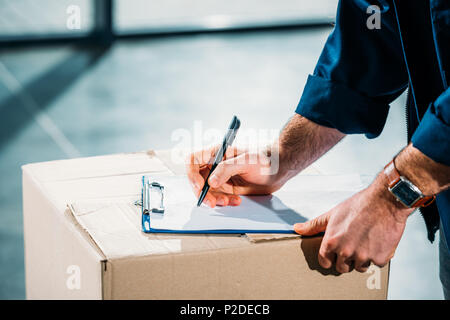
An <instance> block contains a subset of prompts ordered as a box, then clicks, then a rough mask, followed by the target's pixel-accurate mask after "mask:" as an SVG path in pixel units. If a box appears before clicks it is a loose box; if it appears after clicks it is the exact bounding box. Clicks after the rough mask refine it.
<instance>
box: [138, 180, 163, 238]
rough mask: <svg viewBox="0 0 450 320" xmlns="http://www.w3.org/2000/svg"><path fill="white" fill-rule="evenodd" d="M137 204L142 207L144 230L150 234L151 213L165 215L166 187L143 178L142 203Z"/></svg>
mask: <svg viewBox="0 0 450 320" xmlns="http://www.w3.org/2000/svg"><path fill="white" fill-rule="evenodd" d="M135 204H136V205H138V206H141V207H142V230H143V231H144V232H150V231H151V230H150V213H161V214H164V186H163V185H161V184H160V183H158V182H156V181H152V182H150V181H149V179H148V177H147V176H143V177H142V196H141V201H136V202H135Z"/></svg>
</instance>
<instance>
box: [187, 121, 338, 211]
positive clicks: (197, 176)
mask: <svg viewBox="0 0 450 320" xmlns="http://www.w3.org/2000/svg"><path fill="white" fill-rule="evenodd" d="M344 136H345V135H344V134H342V133H340V132H339V131H338V130H336V129H332V128H327V127H324V126H321V125H318V124H316V123H314V122H312V121H310V120H308V119H306V118H304V117H302V116H301V115H299V114H295V115H294V116H293V117H292V118H291V119H290V120H289V122H288V123H287V124H286V126H285V127H284V128H283V130H282V132H281V134H280V137H279V140H278V142H277V143H276V144H274V145H273V146H272V147H271V149H268V150H267V151H268V152H260V153H254V152H250V151H249V150H241V149H238V148H236V147H230V148H228V149H227V152H226V154H225V156H224V160H223V161H222V162H221V163H220V164H219V165H218V166H217V167H216V169H215V170H214V173H213V174H212V175H211V177H210V178H209V181H208V182H209V185H210V186H211V189H210V191H209V192H208V193H207V195H206V198H205V200H204V202H205V203H206V204H208V205H209V206H211V207H215V206H216V205H221V206H226V205H233V206H236V205H239V204H240V203H241V198H240V197H239V195H263V194H270V193H272V192H274V191H276V190H278V189H279V188H281V186H282V185H283V184H284V183H285V182H286V181H287V180H289V179H290V178H291V177H293V176H295V175H296V174H297V173H299V172H300V171H301V170H303V169H304V168H306V167H307V166H309V165H310V164H311V163H313V162H314V161H315V160H316V159H318V158H319V157H320V156H321V155H322V154H324V153H325V152H327V151H328V150H329V149H330V148H332V147H333V146H334V145H335V144H336V143H337V142H338V141H339V140H341V139H342V138H343V137H344ZM218 148H219V147H218V146H217V147H213V148H209V149H206V150H202V151H199V152H195V153H192V154H191V155H190V156H189V157H188V159H187V164H186V166H187V175H188V178H189V181H190V182H191V184H192V187H193V189H194V193H195V195H196V196H199V195H200V192H201V189H202V187H203V185H204V183H205V179H206V177H207V176H208V173H209V171H210V169H211V164H212V162H213V160H214V155H215V153H216V152H217V150H218ZM268 153H271V155H270V156H269V155H268ZM274 159H275V160H276V161H277V163H274V161H273V160H274Z"/></svg>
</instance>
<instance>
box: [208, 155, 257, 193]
mask: <svg viewBox="0 0 450 320" xmlns="http://www.w3.org/2000/svg"><path fill="white" fill-rule="evenodd" d="M247 157H248V154H241V155H238V156H237V157H234V158H231V159H228V160H225V161H222V162H221V163H219V165H218V166H217V167H216V169H215V170H214V172H213V173H212V174H211V176H210V177H209V180H208V182H209V185H210V186H211V187H213V188H219V187H220V186H221V185H223V184H224V183H226V182H227V181H228V180H230V178H231V177H232V176H235V175H239V174H243V173H245V172H246V171H248V166H249V162H248V161H247Z"/></svg>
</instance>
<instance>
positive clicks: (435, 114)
mask: <svg viewBox="0 0 450 320" xmlns="http://www.w3.org/2000/svg"><path fill="white" fill-rule="evenodd" d="M411 142H412V144H413V146H415V147H416V148H417V149H419V150H420V151H421V152H423V153H424V154H425V155H426V156H428V157H429V158H431V159H433V160H434V161H436V162H439V163H442V164H445V165H447V166H450V88H447V90H445V91H444V92H443V93H442V94H441V95H440V96H439V97H438V98H437V99H436V101H435V102H434V103H432V104H431V105H430V106H429V107H428V109H427V112H426V113H425V115H424V116H423V118H422V120H421V121H420V124H419V127H418V128H417V129H416V131H415V132H414V134H413V136H412V138H411Z"/></svg>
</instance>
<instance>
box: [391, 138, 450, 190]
mask: <svg viewBox="0 0 450 320" xmlns="http://www.w3.org/2000/svg"><path fill="white" fill-rule="evenodd" d="M395 166H396V168H397V170H398V171H399V172H400V174H401V175H402V176H405V177H406V178H407V179H408V180H409V181H411V182H412V183H413V184H414V185H415V186H416V187H417V188H419V190H420V191H421V192H422V193H423V194H424V195H433V194H437V193H439V192H441V191H442V190H445V189H446V188H447V187H448V184H449V183H450V181H448V177H449V176H450V169H449V167H448V166H445V165H442V164H439V163H437V162H434V161H433V160H431V159H430V158H428V157H426V156H425V155H424V154H423V153H422V152H420V151H419V150H418V149H416V148H415V147H414V146H413V145H412V144H410V145H409V146H407V147H406V148H405V149H403V150H402V152H400V153H399V154H398V156H397V157H396V159H395Z"/></svg>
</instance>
